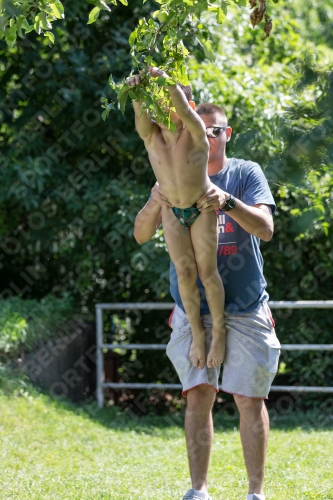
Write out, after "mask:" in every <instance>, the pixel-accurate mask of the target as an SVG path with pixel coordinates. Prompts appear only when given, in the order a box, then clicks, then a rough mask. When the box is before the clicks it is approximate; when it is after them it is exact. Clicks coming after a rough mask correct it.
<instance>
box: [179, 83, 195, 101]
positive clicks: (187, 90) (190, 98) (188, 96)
mask: <svg viewBox="0 0 333 500" xmlns="http://www.w3.org/2000/svg"><path fill="white" fill-rule="evenodd" d="M177 85H178V87H180V88H181V89H182V91H183V92H184V94H185V96H186V99H187V100H188V101H193V95H192V87H191V85H183V84H181V83H179V82H178V83H177Z"/></svg>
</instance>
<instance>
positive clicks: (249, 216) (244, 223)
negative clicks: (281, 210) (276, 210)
mask: <svg viewBox="0 0 333 500" xmlns="http://www.w3.org/2000/svg"><path fill="white" fill-rule="evenodd" d="M229 196H230V195H229V194H228V193H226V192H225V191H223V190H222V189H220V188H218V187H217V186H215V185H214V184H212V186H211V187H210V189H209V190H208V191H207V192H206V193H205V194H204V195H203V196H202V197H201V198H200V199H199V200H198V201H197V207H198V208H199V209H200V211H201V212H202V213H207V212H210V211H211V210H217V209H218V208H219V207H221V206H223V205H224V204H225V202H226V200H227V199H228V198H229ZM228 215H230V217H231V218H232V219H234V220H235V221H236V222H237V223H238V224H239V225H240V226H241V227H242V228H243V229H245V231H247V232H248V233H250V234H253V235H254V236H257V237H258V238H260V239H261V240H263V241H269V240H271V238H272V236H273V232H274V222H273V217H272V212H271V208H270V206H269V205H265V204H263V203H260V204H257V205H254V206H253V207H250V206H249V205H246V204H245V203H243V202H242V201H241V200H238V199H236V206H235V208H233V209H232V210H230V211H229V212H228Z"/></svg>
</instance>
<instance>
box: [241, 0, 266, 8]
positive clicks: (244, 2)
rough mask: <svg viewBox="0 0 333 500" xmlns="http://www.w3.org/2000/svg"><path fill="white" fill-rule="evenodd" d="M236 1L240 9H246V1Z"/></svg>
mask: <svg viewBox="0 0 333 500" xmlns="http://www.w3.org/2000/svg"><path fill="white" fill-rule="evenodd" d="M236 1H237V5H238V7H246V6H247V2H246V0H236ZM273 2H274V0H273Z"/></svg>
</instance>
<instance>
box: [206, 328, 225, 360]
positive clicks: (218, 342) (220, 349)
mask: <svg viewBox="0 0 333 500" xmlns="http://www.w3.org/2000/svg"><path fill="white" fill-rule="evenodd" d="M225 341H226V334H225V330H224V333H223V334H221V333H219V334H217V335H216V334H215V333H214V332H213V334H212V342H211V344H210V349H209V352H208V356H207V366H208V368H215V367H216V366H219V365H220V364H221V363H223V360H224V354H225Z"/></svg>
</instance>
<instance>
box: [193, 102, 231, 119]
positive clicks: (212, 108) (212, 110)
mask: <svg viewBox="0 0 333 500" xmlns="http://www.w3.org/2000/svg"><path fill="white" fill-rule="evenodd" d="M196 112H197V113H198V115H220V116H221V117H222V119H223V120H224V121H225V123H226V124H227V123H228V120H227V117H226V114H225V112H224V111H223V109H222V108H220V106H217V105H216V104H210V103H208V102H207V103H205V104H199V105H198V106H197V107H196Z"/></svg>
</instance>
